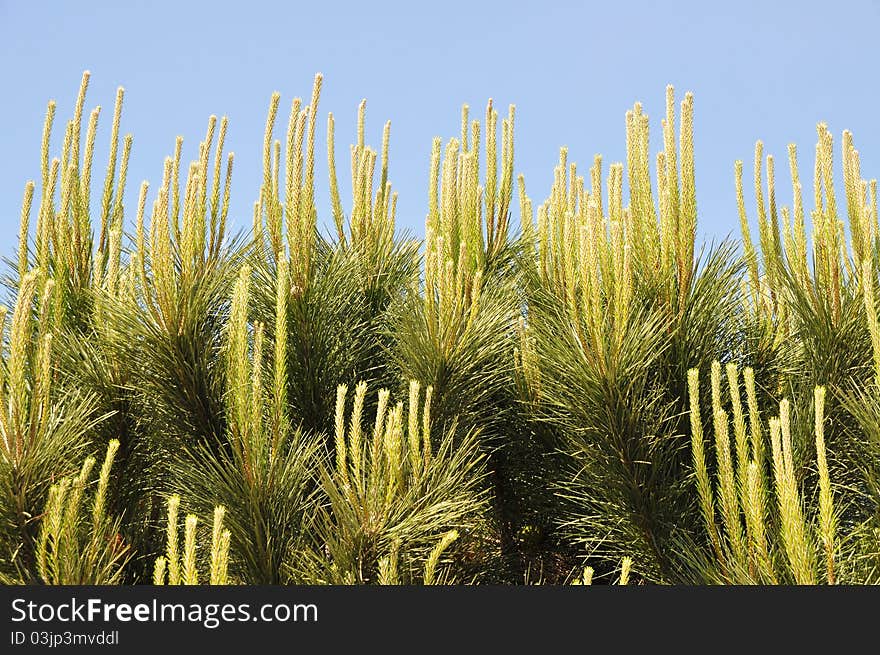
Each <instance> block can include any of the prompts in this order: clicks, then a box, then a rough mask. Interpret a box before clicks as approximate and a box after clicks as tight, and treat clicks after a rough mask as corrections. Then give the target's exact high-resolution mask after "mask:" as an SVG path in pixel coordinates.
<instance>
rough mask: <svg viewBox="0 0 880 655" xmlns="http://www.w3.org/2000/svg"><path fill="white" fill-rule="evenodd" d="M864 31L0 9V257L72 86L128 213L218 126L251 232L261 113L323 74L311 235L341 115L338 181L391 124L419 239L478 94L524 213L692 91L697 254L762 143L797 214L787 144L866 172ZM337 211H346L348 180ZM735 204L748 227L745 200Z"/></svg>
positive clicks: (726, 215)
mask: <svg viewBox="0 0 880 655" xmlns="http://www.w3.org/2000/svg"><path fill="white" fill-rule="evenodd" d="M878 19H880V4H878V2H877V1H876V0H874V1H871V0H867V1H858V0H853V1H844V2H813V1H807V0H802V1H800V2H755V1H751V0H738V1H737V2H724V3H713V2H706V1H703V2H662V3H661V2H657V3H652V2H651V3H649V2H643V1H639V0H635V1H630V2H625V3H624V2H611V1H606V2H597V3H586V2H584V3H569V2H556V3H538V2H534V3H530V4H529V5H526V4H522V5H520V4H518V3H515V2H512V1H510V2H473V1H471V2H459V1H458V0H444V2H435V3H420V2H414V1H410V2H378V3H365V2H357V3H355V2H333V3H329V2H309V3H300V2H274V3H270V2H261V1H259V0H250V1H248V2H222V1H216V0H215V1H213V2H183V1H180V0H178V1H176V2H167V1H164V0H163V1H160V2H134V1H132V2H100V1H84V2H21V1H18V2H12V1H11V0H0V68H2V89H3V91H2V102H0V125H2V129H0V153H2V156H0V254H2V255H3V256H11V255H12V254H13V250H14V248H15V244H16V239H17V237H16V233H17V229H18V228H17V225H18V216H19V211H20V203H21V195H22V190H23V187H24V184H25V182H26V180H28V179H36V178H38V177H39V143H40V133H41V129H42V123H43V116H44V112H45V107H46V102H47V101H48V100H49V99H50V98H54V99H56V100H57V101H58V114H57V117H58V118H57V119H56V133H55V139H54V142H53V148H54V149H55V151H56V152H57V151H58V150H60V138H61V136H62V135H63V125H64V121H66V119H67V118H69V117H70V116H71V115H72V111H73V104H74V99H75V95H76V92H77V88H78V85H79V81H80V76H81V74H82V71H83V70H86V69H88V70H90V71H91V73H92V81H91V86H90V90H89V95H88V100H87V108H91V107H93V106H94V105H96V104H100V105H101V106H102V121H101V127H100V130H99V138H98V142H97V151H96V163H95V165H96V171H99V170H100V171H103V166H104V165H105V162H106V156H107V148H108V145H107V144H108V140H109V131H110V118H111V116H112V105H113V99H114V93H115V89H116V87H117V86H119V85H121V86H124V87H125V89H126V102H125V113H124V116H123V120H122V130H123V133H125V132H131V133H132V134H134V149H133V154H132V160H131V166H130V173H129V186H128V194H127V200H126V207H127V215H128V216H130V217H131V216H132V215H133V212H134V208H135V200H136V198H135V196H136V193H137V188H138V186H139V184H140V182H141V180H144V179H147V180H150V181H151V183H152V189H153V190H154V191H155V189H156V187H157V186H158V183H159V182H160V181H161V172H162V162H163V159H164V157H165V156H166V155H169V154H171V152H172V150H173V147H174V139H175V137H176V136H177V135H178V134H179V135H183V136H184V137H185V142H184V148H185V149H184V161H190V160H192V159H193V158H195V157H196V153H197V148H198V142H199V140H200V139H201V138H203V135H204V130H205V125H206V120H207V117H208V116H209V115H210V114H217V115H218V116H220V115H224V114H225V115H228V116H229V120H230V128H229V134H228V138H227V144H228V146H229V149H231V150H233V151H235V153H236V164H235V174H234V179H233V189H232V218H231V220H232V221H233V224H234V225H235V226H238V227H247V226H249V224H250V216H251V206H252V203H253V201H254V200H255V199H256V197H257V194H258V190H259V183H260V175H261V164H260V158H261V148H262V132H263V126H264V122H265V116H266V108H267V105H268V100H269V97H270V95H271V93H272V92H273V91H276V90H277V91H279V92H281V94H282V104H281V107H282V110H281V111H280V112H279V115H280V117H281V119H280V122H281V123H282V124H285V123H286V114H287V111H288V110H289V106H290V102H291V100H292V98H293V97H295V96H302V97H304V98H306V99H307V97H308V94H309V93H310V90H311V83H312V78H313V76H314V74H315V73H316V72H318V71H320V72H322V73H323V74H324V90H323V94H322V99H321V108H320V109H321V115H322V121H321V125H322V127H321V128H320V129H319V131H318V132H319V136H320V139H319V143H318V146H319V148H320V152H321V157H320V159H319V166H318V170H317V174H318V180H319V188H318V195H319V212H320V213H321V218H322V220H323V221H325V225H327V224H329V223H327V222H326V221H327V220H328V212H327V211H326V209H327V208H328V206H329V205H328V202H327V191H326V189H327V183H326V164H325V160H324V156H323V152H324V147H325V142H324V132H325V126H326V114H327V112H328V111H332V112H333V113H334V116H335V117H336V124H337V157H338V160H337V161H338V163H339V171H340V175H341V180H342V182H343V183H345V182H346V181H347V178H348V170H349V168H348V144H349V143H351V142H352V141H353V140H354V138H355V122H356V112H357V105H358V102H359V101H360V100H361V98H367V141H368V143H371V144H373V145H374V146H378V145H379V144H380V142H381V130H382V125H383V123H384V121H385V120H386V119H390V120H391V122H392V132H391V166H390V179H391V180H392V181H393V183H394V186H395V188H396V189H397V190H398V191H399V193H400V200H399V205H398V209H399V212H398V225H399V226H401V227H403V228H405V229H408V230H410V231H411V232H412V233H414V234H416V235H419V236H421V235H422V234H423V232H424V217H425V213H426V210H427V180H428V165H429V161H428V160H429V153H430V148H431V139H432V137H434V136H442V137H444V139H447V138H449V137H451V136H456V135H457V134H458V129H459V111H460V107H461V104H462V103H464V102H467V103H468V104H470V105H471V107H472V111H474V112H475V113H476V114H477V115H482V113H483V110H484V108H485V103H486V100H487V98H489V97H492V98H494V99H495V102H496V105H497V106H498V107H499V108H502V109H503V108H504V107H506V106H507V104H508V103H514V104H516V106H517V125H516V172H517V173H520V172H521V173H524V174H525V177H526V183H527V187H528V189H529V193H530V195H531V196H532V198H533V199H535V200H536V201H537V200H543V198H544V197H545V196H546V195H547V193H548V192H549V187H550V183H551V181H552V170H553V166H554V165H555V162H556V161H557V157H558V149H559V146H561V145H567V146H568V147H569V152H570V157H571V158H572V159H574V160H575V161H577V162H578V163H579V164H580V165H581V166H582V167H583V168H586V167H588V165H589V164H590V162H591V161H592V158H593V155H594V153H602V154H603V155H604V158H605V162H607V163H611V162H612V161H620V160H622V159H623V156H624V137H625V132H624V113H625V112H626V110H627V109H629V108H630V107H631V106H632V104H633V102H635V101H637V100H640V101H642V102H643V103H644V106H645V110H646V111H647V113H648V114H649V115H650V117H651V129H652V137H653V145H654V146H657V145H658V144H659V143H660V139H659V134H660V132H659V130H660V118H661V115H662V113H663V111H664V106H663V103H664V89H665V86H666V84H667V83H671V84H674V85H675V87H676V92H677V96H678V97H679V98H681V97H683V94H684V92H685V91H688V90H690V91H693V92H694V95H695V141H696V145H695V149H696V152H695V157H696V170H697V201H698V206H699V221H700V233H701V236H702V237H704V238H706V239H719V238H722V237H724V236H726V235H727V234H729V233H731V232H733V233H734V234H738V227H737V214H736V204H735V196H734V187H733V163H734V160H736V159H743V160H744V161H745V162H746V175H747V176H750V175H751V170H752V164H751V161H752V157H753V148H754V143H755V141H756V140H757V139H759V138H760V139H763V140H764V142H765V146H766V152H768V153H773V154H775V155H776V158H777V161H778V165H777V169H778V170H779V173H780V175H779V189H780V191H779V202H780V204H791V191H790V186H789V178H788V173H787V163H786V161H787V160H786V150H785V148H786V144H788V143H789V142H795V143H797V144H798V148H799V152H800V154H801V172H802V176H803V177H804V178H805V181H809V180H811V179H812V175H811V171H812V157H813V147H814V144H815V141H816V129H815V128H816V123H817V122H819V121H826V122H827V123H828V125H829V127H830V129H831V130H832V133H833V134H834V136H835V155H836V156H838V153H839V152H840V151H839V145H840V134H841V132H842V131H843V130H844V129H850V130H852V131H853V133H854V135H855V143H856V147H857V148H858V149H859V150H860V152H861V153H862V172H863V175H864V176H865V177H877V176H880V130H878V129H877V122H878V118H880V114H878V105H880V103H878V100H880V88H878V85H877V68H876V67H877V65H878V63H880V56H878V55H880V45H878V43H880V41H878V32H877V29H878V27H880V20H878ZM59 126H60V128H59ZM279 133H280V132H279ZM836 174H837V175H839V174H840V168H839V156H838V166H837V167H836ZM96 177H102V173H101V175H100V176H99V175H98V174H97V173H96ZM99 183H100V182H99ZM806 191H807V194H806V198H808V199H809V198H811V197H812V195H811V194H810V193H809V189H806ZM343 193H344V195H343V200H344V201H346V207H348V206H349V204H350V201H348V200H347V199H348V198H350V196H349V195H348V192H347V184H346V186H345V188H344V189H343ZM151 198H152V195H151ZM747 203H748V205H747V206H748V207H749V209H750V212H751V214H752V216H754V209H753V208H754V200H753V197H752V196H751V195H749V196H747ZM808 207H810V205H809V204H808ZM514 224H518V220H517V219H516V218H515V219H514Z"/></svg>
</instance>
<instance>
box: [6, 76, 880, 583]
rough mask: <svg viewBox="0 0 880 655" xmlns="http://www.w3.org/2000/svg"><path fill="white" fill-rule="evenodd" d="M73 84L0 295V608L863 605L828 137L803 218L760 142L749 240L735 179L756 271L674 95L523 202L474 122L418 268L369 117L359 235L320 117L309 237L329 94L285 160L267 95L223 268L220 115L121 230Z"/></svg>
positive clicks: (854, 303) (879, 345)
mask: <svg viewBox="0 0 880 655" xmlns="http://www.w3.org/2000/svg"><path fill="white" fill-rule="evenodd" d="M88 78H89V76H88V74H86V75H85V76H84V78H83V84H82V87H81V91H80V95H79V97H78V100H77V104H76V107H75V109H74V116H73V118H72V119H71V120H70V121H69V122H68V123H67V124H66V128H65V132H64V141H63V147H62V152H61V153H60V156H58V157H51V155H50V152H49V137H50V134H51V130H52V126H53V123H54V120H55V104H54V102H52V103H50V104H49V110H48V114H47V117H46V127H45V133H44V137H43V144H42V171H41V179H40V183H39V184H35V183H34V182H28V183H27V185H26V187H25V197H24V203H23V209H22V214H21V233H20V241H19V248H18V252H17V257H16V259H15V260H14V261H13V262H11V266H10V269H11V270H10V275H9V276H8V278H7V280H6V285H7V287H8V291H9V298H10V306H11V307H12V308H13V309H12V311H11V319H10V320H8V321H7V320H6V310H5V309H4V310H3V314H2V316H3V319H2V321H0V322H2V343H0V347H2V362H3V365H2V367H0V434H2V444H0V580H2V581H4V582H6V583H10V584H12V583H47V584H65V583H99V584H119V583H125V584H136V583H147V584H149V583H156V584H165V583H169V584H197V583H208V582H210V583H219V584H224V583H240V584H257V583H261V584H288V583H308V584H442V583H507V584H534V583H550V584H564V583H566V584H567V583H570V582H574V583H576V584H586V583H590V582H593V581H594V580H595V581H597V582H615V581H617V582H621V583H626V582H628V581H638V582H646V583H673V584H675V583H678V584H683V583H684V584H695V583H696V584H699V583H758V584H765V583H799V584H807V583H826V582H827V583H832V584H833V583H841V582H842V583H868V582H873V581H875V579H877V574H876V568H877V567H878V566H880V540H878V537H877V535H878V533H880V518H878V517H880V393H878V387H877V385H878V384H880V326H878V319H877V310H876V303H875V285H876V284H877V277H878V269H880V257H878V256H877V251H878V248H880V229H878V216H877V192H876V182H875V181H870V182H867V181H865V180H863V179H862V178H861V172H860V170H859V160H858V152H857V151H856V150H855V148H854V146H853V141H852V136H851V135H850V134H849V133H844V137H843V157H842V163H843V180H844V192H845V198H844V201H843V202H841V203H840V206H838V202H837V200H836V195H835V188H834V181H833V174H832V173H833V166H832V163H833V158H832V141H831V136H830V133H829V132H828V130H827V129H826V127H825V126H824V125H821V124H820V126H819V131H818V133H819V143H818V145H817V150H816V166H815V171H814V188H815V194H814V200H815V208H814V209H813V210H812V212H811V213H810V219H809V220H806V219H805V213H806V211H805V209H804V203H803V198H802V188H801V183H800V178H799V173H798V166H797V157H796V152H795V150H794V147H792V148H791V149H790V151H789V159H790V164H791V174H792V189H793V192H794V197H793V203H792V205H791V209H789V208H788V207H777V195H776V186H775V185H776V182H775V170H774V164H773V158H772V157H767V159H766V169H765V159H764V155H763V150H762V145H761V144H760V142H759V143H758V146H757V148H756V154H755V195H756V200H757V203H756V206H757V224H758V228H759V229H758V232H759V234H758V237H759V238H758V242H757V244H755V243H753V241H752V237H751V234H750V229H749V219H748V216H747V212H746V201H745V194H744V192H743V183H742V174H743V167H742V163H741V162H737V164H736V167H735V173H736V175H735V182H736V188H737V192H738V198H739V212H740V219H741V228H742V230H743V237H742V242H741V243H722V244H721V245H718V246H715V247H699V245H698V244H696V233H697V217H698V208H697V203H696V190H695V187H694V159H693V98H692V96H691V95H690V94H688V95H687V96H686V97H685V100H684V101H683V102H682V103H681V106H680V112H679V113H678V114H677V113H676V105H675V102H674V96H673V91H672V89H671V87H670V88H669V89H668V90H667V98H666V117H665V120H664V121H663V138H662V144H663V151H662V152H661V153H660V154H659V156H658V157H657V159H656V162H653V163H654V164H655V165H654V166H653V167H652V162H651V161H650V155H649V153H650V149H649V145H648V117H647V116H646V115H645V114H644V113H643V112H642V108H641V106H640V105H639V104H636V105H635V106H634V108H633V109H632V110H631V111H629V112H627V114H626V139H627V161H626V163H625V165H624V164H613V165H612V166H611V167H610V170H609V171H608V175H607V179H606V180H605V183H604V184H603V169H602V160H601V158H600V157H598V156H597V157H596V158H595V160H594V161H593V164H592V167H591V168H590V170H589V172H588V174H587V175H586V176H583V175H579V174H578V168H577V166H576V165H575V164H574V163H571V162H570V161H569V159H568V151H567V149H565V148H563V149H562V151H561V153H560V161H559V165H558V166H557V168H556V169H555V175H554V184H553V188H552V189H551V191H550V194H549V196H548V198H547V200H546V201H545V202H543V203H541V204H540V205H538V206H533V203H532V200H531V199H530V197H529V196H528V194H527V193H526V188H525V180H524V179H523V177H522V176H519V177H517V176H516V175H515V167H514V116H515V114H514V108H513V106H511V107H510V109H509V112H508V115H507V117H506V118H503V119H502V121H501V126H500V133H501V144H500V153H499V152H498V150H499V147H498V144H497V138H498V133H499V129H498V128H499V126H498V124H497V123H498V114H497V111H496V109H495V108H494V107H493V105H492V103H491V101H490V103H489V105H488V107H487V109H486V114H485V119H484V120H483V121H482V122H480V121H477V120H471V117H470V115H469V110H468V108H467V107H464V108H463V111H462V117H461V135H460V138H455V139H451V140H450V141H449V142H448V143H446V144H445V145H444V144H443V143H442V141H441V140H440V139H436V140H435V141H434V143H433V147H432V154H431V160H430V168H429V178H428V183H429V193H428V207H427V219H426V225H425V239H424V241H421V242H420V241H414V240H412V239H408V238H404V237H401V236H400V235H399V233H398V232H397V231H396V230H395V220H396V205H397V194H396V193H395V192H393V191H392V187H391V183H390V181H389V154H388V150H389V131H390V125H389V124H386V125H385V128H384V130H383V137H382V146H381V148H379V149H378V151H377V150H373V149H372V148H370V147H369V146H367V145H366V143H365V131H366V130H365V104H364V103H362V104H361V106H360V108H359V121H358V134H357V141H356V143H355V144H354V145H352V146H351V176H352V179H351V187H352V200H351V205H350V206H349V207H347V208H346V207H345V206H344V203H343V202H342V199H341V197H340V193H339V185H338V182H337V172H336V159H335V134H334V121H333V116H332V114H330V116H329V119H328V121H327V131H326V137H327V138H326V141H327V153H328V158H327V162H328V169H329V176H330V195H331V197H330V207H331V214H332V215H331V216H329V217H327V219H328V221H327V223H328V224H331V221H332V225H333V226H334V230H333V234H329V235H328V234H324V233H323V232H322V230H321V229H320V228H319V226H320V225H321V221H319V217H318V212H317V209H316V201H315V191H314V188H315V187H314V180H315V175H316V173H315V168H316V153H315V151H316V144H317V141H318V134H317V132H318V130H317V123H318V115H319V114H318V102H319V99H320V91H321V84H322V78H321V77H320V76H318V77H316V80H315V85H314V89H313V92H312V96H311V99H310V101H309V103H308V104H307V105H305V104H304V103H303V102H302V101H301V100H300V99H299V98H297V99H295V100H294V101H293V102H292V106H291V110H290V114H289V120H288V124H287V130H286V133H285V135H284V138H283V139H281V140H276V139H275V137H274V134H275V123H276V119H277V114H278V109H279V104H280V97H279V96H278V94H275V95H273V96H272V99H271V102H270V108H269V117H268V120H267V124H266V132H265V141H264V159H263V182H262V185H261V188H260V189H259V194H258V198H257V201H256V202H255V204H254V215H253V222H252V225H251V227H250V229H249V230H248V231H247V233H246V234H242V235H239V236H237V237H235V238H229V237H228V235H227V219H228V207H229V197H230V193H231V188H232V181H231V180H232V162H233V157H232V154H231V153H229V154H225V153H224V141H225V136H226V129H227V122H226V119H225V118H224V119H222V120H220V121H219V122H218V121H217V119H216V117H213V116H212V117H211V118H210V120H209V123H208V130H207V134H206V136H205V139H204V141H202V142H201V144H200V146H199V157H198V159H197V160H196V161H194V162H192V163H191V164H190V165H189V166H188V167H186V166H184V167H183V169H181V156H182V155H181V152H182V139H180V138H179V139H178V141H177V144H176V147H175V150H174V153H173V155H172V156H170V157H168V158H167V159H166V161H165V164H164V168H163V171H162V177H161V184H160V185H159V186H158V191H157V192H155V193H153V194H152V196H151V192H150V190H149V187H148V185H147V183H144V184H143V185H142V187H141V189H140V194H139V202H138V206H137V207H136V208H135V210H134V211H133V212H131V211H127V208H126V207H124V205H123V202H122V198H123V193H124V189H125V186H126V177H127V169H128V160H129V155H130V152H131V148H132V143H133V140H132V138H131V137H130V136H125V137H122V138H120V121H121V112H122V98H123V91H122V89H120V90H119V92H118V95H117V99H116V108H115V112H114V116H113V122H112V132H111V152H110V156H109V163H108V166H107V169H106V175H105V180H104V183H103V186H101V187H100V188H101V197H100V201H99V202H97V201H96V202H92V200H91V195H92V186H93V184H92V164H93V158H94V143H95V135H96V131H97V129H98V117H99V109H96V110H95V111H93V112H92V113H91V114H90V116H89V118H88V119H87V120H84V117H83V108H84V102H85V95H86V90H87V87H88ZM83 123H86V134H85V139H84V140H83V139H82V137H81V131H82V125H83ZM676 123H678V131H676ZM120 144H121V149H120ZM652 170H653V173H652ZM765 171H766V177H765ZM625 186H626V192H625V191H624V187H625ZM517 196H518V202H517V203H515V202H514V198H515V197H517ZM150 197H152V204H151V205H149V206H148V202H147V201H148V199H149V198H150ZM515 204H516V205H518V208H517V207H515V206H514V205H515ZM516 213H518V214H519V218H520V222H519V226H518V228H514V227H512V225H511V216H512V215H514V214H516ZM32 214H35V215H36V222H35V225H32V221H31V217H32ZM841 216H842V217H841ZM845 220H847V221H848V223H847V224H845V223H844V221H845ZM32 228H34V229H32ZM700 380H703V381H704V382H703V383H702V384H701V382H700ZM706 381H708V384H707V383H706ZM101 458H103V461H104V465H103V467H102V468H101V470H100V473H99V475H98V476H97V479H95V477H94V476H93V475H92V469H93V468H94V465H95V462H96V461H98V460H100V459H101ZM181 513H183V514H184V515H185V520H184V521H183V541H182V544H181V538H180V530H181V528H180V520H179V515H180V514H181ZM211 519H212V520H211ZM212 521H213V522H212Z"/></svg>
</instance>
